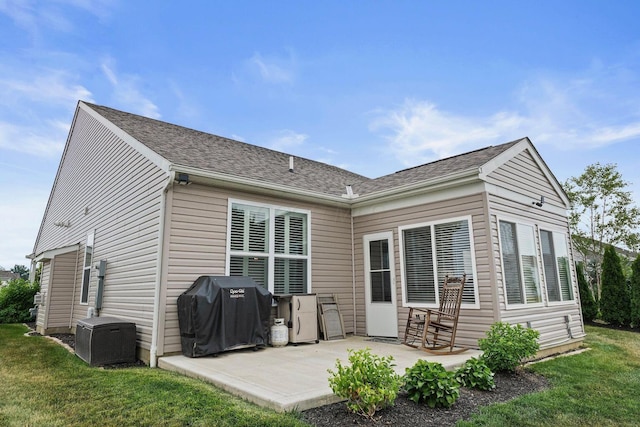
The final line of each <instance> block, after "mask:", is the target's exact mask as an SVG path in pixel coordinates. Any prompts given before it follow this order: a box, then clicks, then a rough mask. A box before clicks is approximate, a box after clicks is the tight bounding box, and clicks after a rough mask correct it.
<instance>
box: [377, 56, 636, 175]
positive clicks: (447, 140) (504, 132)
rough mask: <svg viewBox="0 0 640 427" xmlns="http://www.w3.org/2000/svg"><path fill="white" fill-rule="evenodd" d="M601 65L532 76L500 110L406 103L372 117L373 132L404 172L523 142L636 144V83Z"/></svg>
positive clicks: (576, 145)
mask: <svg viewBox="0 0 640 427" xmlns="http://www.w3.org/2000/svg"><path fill="white" fill-rule="evenodd" d="M619 75H620V70H619V68H618V67H610V68H608V69H607V68H604V67H602V66H601V64H599V65H598V66H596V67H594V68H593V69H589V70H587V71H585V72H584V73H582V75H579V76H576V77H572V78H553V77H548V76H546V77H537V78H535V79H532V80H530V81H528V82H526V83H525V84H523V85H522V86H521V87H520V88H519V90H518V91H517V92H516V99H515V102H514V103H513V105H512V106H511V107H510V108H508V109H505V110H503V111H498V112H496V113H493V114H490V115H485V116H471V115H464V114H457V113H455V112H452V111H446V110H443V109H440V108H438V106H437V105H435V104H434V103H433V102H430V101H428V100H413V99H408V100H405V102H404V103H403V104H402V105H400V106H398V107H397V108H395V109H391V110H385V111H378V113H377V114H376V117H375V119H374V120H373V121H372V122H371V125H370V127H371V130H372V131H375V132H380V133H382V134H383V135H384V136H385V137H386V138H387V139H388V144H389V146H388V148H389V150H390V151H391V152H392V153H393V154H394V155H395V156H396V157H397V158H398V159H399V160H400V161H401V162H402V163H403V164H404V165H407V166H412V165H416V164H419V163H424V162H428V161H432V160H435V159H438V158H443V157H447V156H451V155H455V154H458V153H461V152H465V151H468V150H473V149H476V148H479V147H482V146H487V145H494V144H499V143H503V142H507V141H511V140H514V139H517V138H520V137H524V136H529V137H530V138H531V139H532V140H533V142H534V143H536V144H547V145H549V146H553V147H555V148H557V149H562V150H572V149H576V148H580V149H592V148H599V147H604V146H607V145H611V144H615V143H619V142H623V141H629V140H632V139H636V138H640V105H638V98H637V97H636V98H634V97H632V96H631V97H630V96H629V93H633V92H634V91H635V92H637V86H636V84H638V82H637V78H635V75H633V74H632V73H630V72H629V71H628V70H625V72H624V75H625V80H624V81H623V80H622V79H620V78H619Z"/></svg>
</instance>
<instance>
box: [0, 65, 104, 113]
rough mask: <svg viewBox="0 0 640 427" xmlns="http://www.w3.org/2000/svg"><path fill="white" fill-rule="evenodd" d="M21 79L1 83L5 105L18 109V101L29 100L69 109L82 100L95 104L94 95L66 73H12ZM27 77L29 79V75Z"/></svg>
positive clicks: (0, 80) (7, 79) (59, 71)
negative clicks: (15, 106) (16, 106)
mask: <svg viewBox="0 0 640 427" xmlns="http://www.w3.org/2000/svg"><path fill="white" fill-rule="evenodd" d="M11 73H12V74H14V75H18V73H19V74H20V76H21V77H20V78H15V77H14V78H5V79H0V88H1V89H2V92H3V99H4V101H0V103H2V104H6V105H15V101H17V100H20V101H21V103H24V102H25V100H28V101H32V102H38V103H47V104H50V105H60V106H65V107H69V106H70V105H75V103H76V102H77V101H78V100H79V99H83V100H85V101H89V102H94V101H93V99H92V94H91V91H89V90H88V89H87V88H85V87H84V86H82V85H80V84H77V83H74V82H73V80H74V78H73V77H71V76H70V75H69V73H67V72H66V71H64V70H54V69H38V70H36V71H35V72H29V71H26V72H25V71H24V70H21V71H18V70H12V71H11ZM25 74H26V75H25Z"/></svg>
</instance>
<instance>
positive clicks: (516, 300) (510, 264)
mask: <svg viewBox="0 0 640 427" xmlns="http://www.w3.org/2000/svg"><path fill="white" fill-rule="evenodd" d="M499 224H500V226H499V228H500V248H501V252H502V273H503V279H504V286H505V291H506V296H507V304H509V305H517V304H538V303H541V302H542V295H541V292H540V275H539V273H538V257H537V255H536V253H537V252H536V242H535V234H534V229H533V226H531V225H526V224H518V223H515V222H509V221H499Z"/></svg>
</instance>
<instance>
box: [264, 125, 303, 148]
mask: <svg viewBox="0 0 640 427" xmlns="http://www.w3.org/2000/svg"><path fill="white" fill-rule="evenodd" d="M307 138H308V135H305V134H303V133H297V132H294V131H292V130H289V129H283V130H281V131H278V132H277V133H276V135H275V136H273V137H271V138H270V139H269V140H268V143H267V146H268V147H269V148H271V149H272V150H277V151H288V150H291V149H292V148H295V147H298V146H300V145H302V144H303V143H304V142H305V141H306V140H307Z"/></svg>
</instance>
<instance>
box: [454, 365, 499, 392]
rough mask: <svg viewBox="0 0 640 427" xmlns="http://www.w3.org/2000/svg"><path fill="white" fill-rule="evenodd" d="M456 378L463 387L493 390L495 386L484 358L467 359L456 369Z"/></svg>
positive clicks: (491, 373)
mask: <svg viewBox="0 0 640 427" xmlns="http://www.w3.org/2000/svg"><path fill="white" fill-rule="evenodd" d="M456 380H457V381H458V382H459V383H460V385H462V386H463V387H468V388H477V389H478V390H493V389H494V388H495V387H496V383H495V381H493V372H491V369H489V367H488V366H487V364H486V363H485V361H484V360H482V359H479V358H475V357H472V358H471V359H469V360H467V361H466V362H465V363H464V365H462V366H460V367H459V368H458V369H457V370H456Z"/></svg>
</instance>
